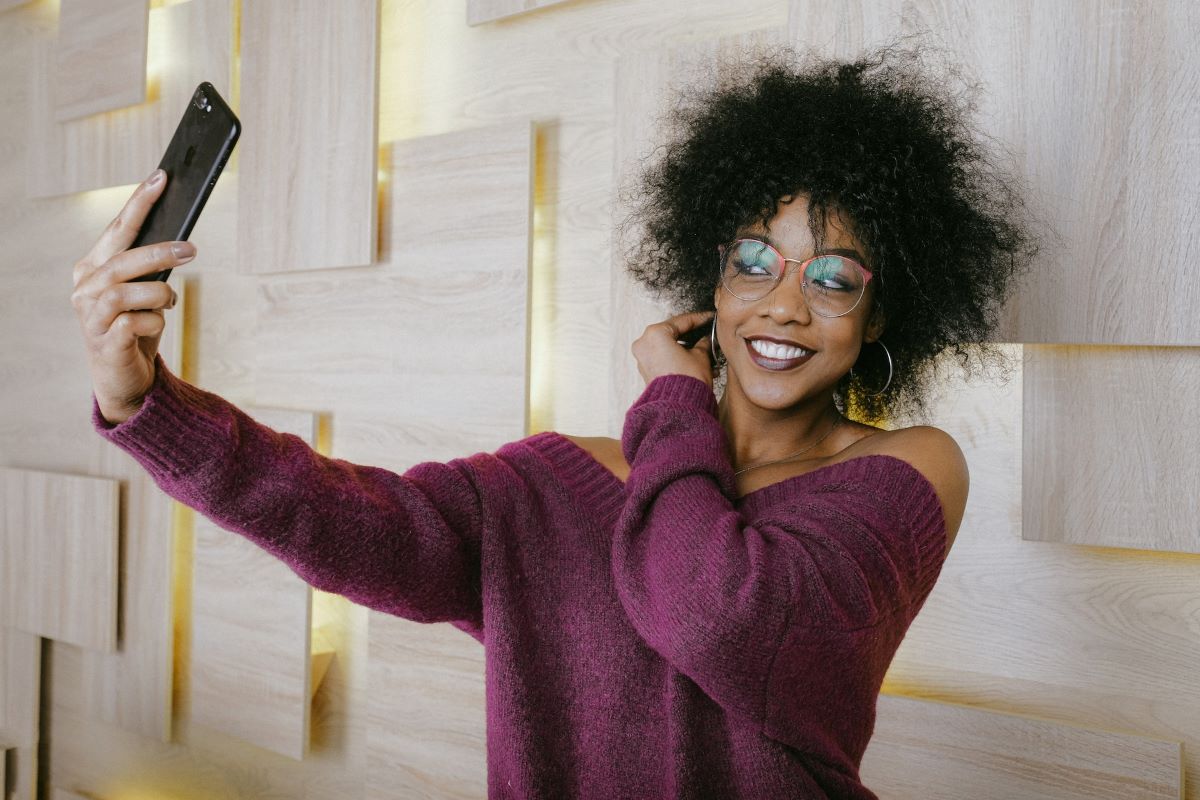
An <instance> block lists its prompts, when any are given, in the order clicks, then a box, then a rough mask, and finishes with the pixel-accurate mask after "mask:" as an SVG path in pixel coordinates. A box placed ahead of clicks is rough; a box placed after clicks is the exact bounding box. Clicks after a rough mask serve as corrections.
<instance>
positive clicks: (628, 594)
mask: <svg viewBox="0 0 1200 800" xmlns="http://www.w3.org/2000/svg"><path fill="white" fill-rule="evenodd" d="M92 414H93V416H92V423H93V426H94V427H95V429H96V431H97V432H98V433H99V434H100V435H102V436H103V437H105V438H106V439H108V440H109V441H110V442H113V443H115V444H116V445H118V446H120V447H121V448H122V449H124V450H125V451H127V452H128V453H130V454H131V455H132V456H133V457H134V458H135V460H136V461H138V462H139V463H140V464H141V465H142V467H143V468H144V469H146V470H147V471H148V472H149V474H150V475H151V476H152V477H153V479H154V481H155V482H156V483H157V485H158V486H159V487H160V488H161V489H162V491H164V492H165V493H166V494H168V495H170V496H171V497H173V498H175V499H177V500H179V501H180V502H182V503H184V504H186V505H188V506H190V507H192V508H194V509H196V510H197V511H198V512H200V513H201V514H203V515H204V516H206V517H209V518H210V519H212V520H213V521H214V522H216V523H218V524H220V525H221V526H222V527H224V528H226V529H228V530H231V531H235V532H238V533H240V534H242V535H244V536H246V537H248V538H249V539H251V540H253V541H254V542H255V543H257V544H258V545H259V546H260V547H262V548H263V549H265V550H267V551H268V552H270V553H272V554H274V555H275V556H277V557H278V558H280V559H282V560H283V561H284V562H286V563H287V564H288V566H289V567H291V569H292V570H294V571H295V572H296V573H297V574H298V575H300V576H301V577H302V578H303V579H304V580H305V581H307V582H308V583H310V584H311V585H313V586H315V587H317V588H320V589H323V590H326V591H330V592H336V593H339V594H342V595H344V596H346V597H348V598H349V599H351V600H353V601H354V602H357V603H360V604H362V605H365V606H368V607H370V608H373V609H377V610H379V611H383V612H386V613H389V614H395V615H398V616H401V617H404V618H407V619H410V620H415V621H417V622H427V623H432V622H448V623H450V624H452V625H453V626H455V627H456V628H458V629H460V630H462V631H464V632H465V633H467V634H469V635H470V636H472V637H473V638H475V639H476V640H478V641H479V642H480V643H481V644H482V645H483V647H484V657H485V661H486V673H485V674H486V687H485V691H486V704H487V709H486V714H487V782H488V797H489V798H492V800H500V799H501V798H505V799H507V798H513V799H514V800H518V799H519V800H566V799H567V798H595V799H596V800H622V799H623V798H630V799H631V800H632V799H635V798H636V800H646V799H647V798H696V799H698V798H772V799H776V798H805V799H808V798H874V797H875V794H874V793H872V792H871V791H870V790H868V789H867V788H866V787H865V786H863V784H862V782H861V780H860V778H859V764H860V760H861V758H862V755H863V751H864V750H865V749H866V746H867V742H868V740H869V739H870V736H871V733H872V731H873V729H874V723H875V705H876V700H877V698H878V694H879V689H880V686H881V684H882V681H883V677H884V673H885V671H886V669H887V667H888V664H889V663H890V661H891V659H892V657H893V655H894V654H895V651H896V649H897V647H898V646H899V644H900V641H901V639H902V638H903V637H904V634H905V632H906V630H907V629H908V627H909V624H910V623H911V622H912V619H913V617H914V616H915V615H916V613H917V611H918V610H919V609H920V607H921V605H922V604H923V603H924V601H925V598H926V597H927V595H928V594H929V592H930V590H931V588H932V586H933V583H934V581H935V579H936V577H937V575H938V574H939V572H940V570H941V565H942V561H943V559H944V556H945V552H944V551H945V522H944V520H943V514H942V509H941V505H940V503H939V500H938V498H937V495H936V494H935V492H934V489H933V487H932V486H931V484H930V483H929V482H928V480H927V479H926V478H925V477H924V476H923V475H922V474H921V473H920V472H919V471H918V470H917V469H916V468H915V467H913V466H912V465H911V464H909V463H907V462H905V461H903V460H901V459H898V458H894V457H892V456H884V455H868V456H863V457H859V458H851V459H848V460H845V461H842V462H838V463H834V464H830V465H828V466H825V467H822V468H819V469H816V470H814V471H811V472H808V473H804V474H801V475H796V476H793V477H791V478H788V479H785V480H782V481H780V482H778V483H774V484H772V485H769V486H766V487H764V488H761V489H758V490H756V491H753V492H750V493H749V494H746V495H744V496H742V497H738V496H737V492H736V488H735V484H734V476H733V470H732V468H731V465H730V458H729V455H728V453H729V450H728V442H727V438H726V436H725V434H724V430H723V428H722V427H721V425H720V423H719V422H718V418H717V404H716V400H715V398H714V396H713V391H712V389H711V388H710V387H709V386H708V385H707V384H706V383H704V382H703V381H701V380H699V379H697V378H694V377H690V376H685V375H664V376H661V377H657V378H655V379H654V380H652V381H651V382H650V383H649V385H647V386H646V388H645V390H644V392H643V393H642V395H641V397H640V398H638V400H637V402H635V403H634V404H633V406H632V407H630V409H629V411H628V413H627V415H626V417H625V424H624V430H623V432H622V438H621V446H622V449H623V451H624V455H625V458H626V460H627V461H628V462H629V465H630V471H629V476H628V479H627V481H626V482H625V483H622V482H621V481H620V480H619V479H618V478H617V477H616V476H615V475H614V474H613V473H612V472H610V471H609V470H608V469H607V468H606V467H604V466H603V465H601V464H600V463H599V462H598V461H596V460H595V459H594V458H593V457H592V456H591V455H590V454H589V453H588V452H587V451H585V450H584V449H582V448H580V447H579V446H578V445H577V444H575V443H574V442H572V441H571V440H570V439H567V438H565V437H564V436H562V435H560V434H558V433H554V432H542V433H538V434H535V435H533V436H529V437H527V438H524V439H521V440H520V441H516V442H513V443H511V444H507V445H505V446H503V447H501V448H499V449H498V450H497V451H496V452H494V453H477V454H475V455H471V456H468V457H464V458H459V459H455V460H452V461H449V462H448V463H436V462H426V463H421V464H418V465H416V466H414V467H412V468H411V469H408V470H406V471H405V472H404V473H403V474H397V473H395V472H391V471H389V470H386V469H381V468H377V467H370V466H360V465H356V464H352V463H349V462H347V461H344V460H340V459H335V458H327V457H325V456H322V455H320V454H318V453H316V452H315V451H314V450H313V449H312V448H311V447H309V445H308V444H307V443H305V442H304V441H303V440H301V439H300V438H298V437H296V436H293V435H290V434H282V433H278V432H276V431H274V430H272V429H270V428H268V427H266V426H264V425H262V424H259V423H257V422H255V421H254V420H253V419H251V418H250V417H249V416H247V415H246V414H245V413H243V412H242V411H241V410H239V409H238V408H237V407H236V406H234V405H232V404H230V403H229V402H227V401H225V400H223V399H222V398H220V397H219V396H217V395H215V394H212V393H209V392H206V391H204V390H202V389H199V388H197V387H195V386H192V385H190V384H188V383H186V382H184V381H182V380H181V379H179V378H178V377H177V376H175V375H173V374H171V373H170V372H169V371H168V370H167V367H166V365H165V364H164V363H163V362H162V360H161V358H159V359H158V360H157V375H156V379H155V383H154V385H153V388H152V389H151V391H150V392H149V394H148V395H147V396H146V398H145V401H144V403H143V405H142V406H141V408H140V409H139V410H138V411H137V412H136V413H135V414H134V415H133V416H131V417H130V418H129V419H127V420H125V421H124V422H122V423H120V424H118V425H115V426H114V425H111V424H109V423H108V422H107V421H106V420H105V419H104V418H103V416H102V415H101V414H100V410H99V406H98V404H97V403H96V402H95V398H94V397H93V409H92Z"/></svg>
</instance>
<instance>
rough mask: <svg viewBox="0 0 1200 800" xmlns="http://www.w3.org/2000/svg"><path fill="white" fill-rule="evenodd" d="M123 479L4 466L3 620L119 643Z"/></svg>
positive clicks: (91, 644)
mask: <svg viewBox="0 0 1200 800" xmlns="http://www.w3.org/2000/svg"><path fill="white" fill-rule="evenodd" d="M118 490H119V485H118V483H117V482H116V481H113V480H106V479H104V478H93V477H85V476H79V475H62V474H54V473H49V472H37V471H33V470H20V469H11V468H0V586H3V587H4V596H3V598H0V622H2V623H3V624H5V625H9V626H11V627H14V628H18V629H20V630H23V631H26V632H28V633H33V634H37V635H38V636H44V637H46V638H48V639H55V640H58V641H60V642H68V643H70V644H77V645H79V646H80V647H87V648H91V649H93V650H101V651H105V652H111V651H113V650H115V649H116V647H117V531H118V519H117V515H118V510H119V509H118V502H119V499H118Z"/></svg>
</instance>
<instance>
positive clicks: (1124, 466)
mask: <svg viewBox="0 0 1200 800" xmlns="http://www.w3.org/2000/svg"><path fill="white" fill-rule="evenodd" d="M1024 387H1025V403H1024V432H1025V436H1024V449H1023V453H1024V473H1023V475H1024V480H1023V484H1022V485H1023V489H1024V494H1023V507H1022V511H1023V523H1022V528H1021V531H1022V535H1023V536H1024V537H1025V538H1026V539H1033V540H1041V541H1049V542H1070V543H1073V544H1090V545H1104V546H1108V547H1132V548H1139V549H1145V550H1162V551H1167V552H1185V553H1200V498H1198V495H1197V487H1200V461H1198V460H1197V458H1196V453H1197V452H1200V427H1198V426H1197V425H1196V424H1195V423H1194V421H1193V417H1194V414H1195V398H1196V397H1197V395H1198V394H1200V350H1197V349H1195V348H1171V347H1077V346H1065V345H1064V346H1059V347H1055V346H1053V345H1044V346H1031V347H1027V348H1026V349H1025V379H1024Z"/></svg>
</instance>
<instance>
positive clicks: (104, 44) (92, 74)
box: [54, 0, 149, 122]
mask: <svg viewBox="0 0 1200 800" xmlns="http://www.w3.org/2000/svg"><path fill="white" fill-rule="evenodd" d="M148 5H149V3H148V0H119V2H113V0H62V2H61V4H60V6H59V19H58V42H57V44H56V46H55V48H54V51H55V71H54V80H55V87H56V89H55V114H54V118H55V119H56V120H57V121H59V122H66V121H67V120H72V119H77V118H79V117H86V116H88V115H89V114H98V113H100V112H102V111H114V110H116V109H118V108H124V107H125V106H132V105H137V104H138V103H143V102H145V101H146V35H147V27H146V26H147V15H148V11H149V9H148Z"/></svg>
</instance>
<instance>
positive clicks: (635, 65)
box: [608, 28, 785, 439]
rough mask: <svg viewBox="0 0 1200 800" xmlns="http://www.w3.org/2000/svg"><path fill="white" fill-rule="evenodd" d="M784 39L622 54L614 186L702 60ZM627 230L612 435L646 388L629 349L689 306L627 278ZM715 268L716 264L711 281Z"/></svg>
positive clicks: (617, 313)
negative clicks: (651, 327) (649, 327)
mask: <svg viewBox="0 0 1200 800" xmlns="http://www.w3.org/2000/svg"><path fill="white" fill-rule="evenodd" d="M784 38H785V31H784V30H783V29H782V28H770V29H767V30H762V31H755V32H753V33H747V34H739V35H735V36H728V37H721V38H720V39H708V40H703V41H700V42H696V43H692V44H688V45H684V46H680V47H675V48H670V49H663V48H661V47H660V48H656V49H653V50H647V51H645V52H640V53H635V54H631V55H627V56H625V57H623V58H621V59H619V60H618V61H617V65H616V73H617V76H616V98H617V103H616V115H617V116H616V132H615V153H614V157H613V163H614V166H615V170H616V172H615V175H614V185H615V186H616V187H629V188H632V186H633V181H634V180H635V179H636V175H637V171H638V170H640V169H641V168H642V167H643V165H644V164H645V161H646V159H647V158H648V157H649V156H650V155H651V153H652V152H653V150H654V149H655V147H657V146H658V145H659V144H660V143H661V141H662V138H663V133H662V131H660V130H658V125H659V123H660V122H661V121H665V120H666V117H665V112H666V110H667V106H666V104H667V102H668V100H669V99H670V98H671V96H672V93H673V92H674V91H675V90H678V89H679V88H681V87H682V86H685V85H687V84H688V83H690V82H691V81H693V80H695V79H697V77H698V76H702V75H703V74H704V65H705V64H707V63H709V62H711V61H713V60H719V59H722V58H728V57H730V56H733V55H736V54H738V53H745V52H747V51H751V52H752V51H753V50H755V49H768V48H770V47H772V46H774V45H778V44H781V43H782V42H783V41H784ZM628 213H629V208H627V207H625V206H623V205H620V204H618V205H617V207H616V209H615V214H614V225H617V226H619V225H620V223H621V222H622V221H623V220H624V219H625V217H626V216H627V215H628ZM618 230H620V228H618ZM624 233H625V237H626V238H624V239H622V238H619V237H617V238H616V241H615V244H614V247H613V264H612V281H611V284H610V294H609V303H610V307H611V308H612V313H613V324H612V334H611V336H612V338H611V340H610V341H611V344H612V351H611V357H612V363H613V365H614V368H613V371H612V374H613V380H612V385H611V398H610V402H609V405H608V409H609V420H608V427H609V435H610V436H612V437H613V438H617V439H619V438H620V436H621V428H622V426H623V425H624V420H625V412H626V410H628V408H629V406H631V405H632V404H633V402H634V401H635V400H637V399H638V397H639V396H640V395H641V393H642V390H643V389H645V388H646V381H645V379H643V378H642V376H641V373H639V372H638V369H637V361H636V360H635V359H634V358H633V357H632V356H631V355H630V351H629V348H630V346H631V345H632V344H633V341H634V340H635V339H637V338H638V337H639V336H641V335H642V331H643V330H644V329H645V327H646V326H647V325H650V324H651V323H654V322H660V321H662V320H664V319H666V318H667V317H669V316H672V315H674V314H679V313H682V312H683V311H685V310H686V311H691V310H692V309H672V308H670V307H669V306H668V305H667V303H665V302H663V301H659V300H657V299H656V298H654V297H653V296H651V294H650V293H649V292H648V291H647V290H645V289H644V288H643V287H642V286H641V285H640V284H639V283H637V282H636V281H634V280H633V279H632V278H631V277H630V275H629V273H628V271H627V264H628V259H629V258H630V257H631V256H630V247H631V246H632V245H633V244H634V243H635V242H636V237H637V231H636V229H630V230H628V231H624ZM715 270H716V268H715V266H714V272H713V276H714V278H713V279H714V281H715V280H716V271H715Z"/></svg>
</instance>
